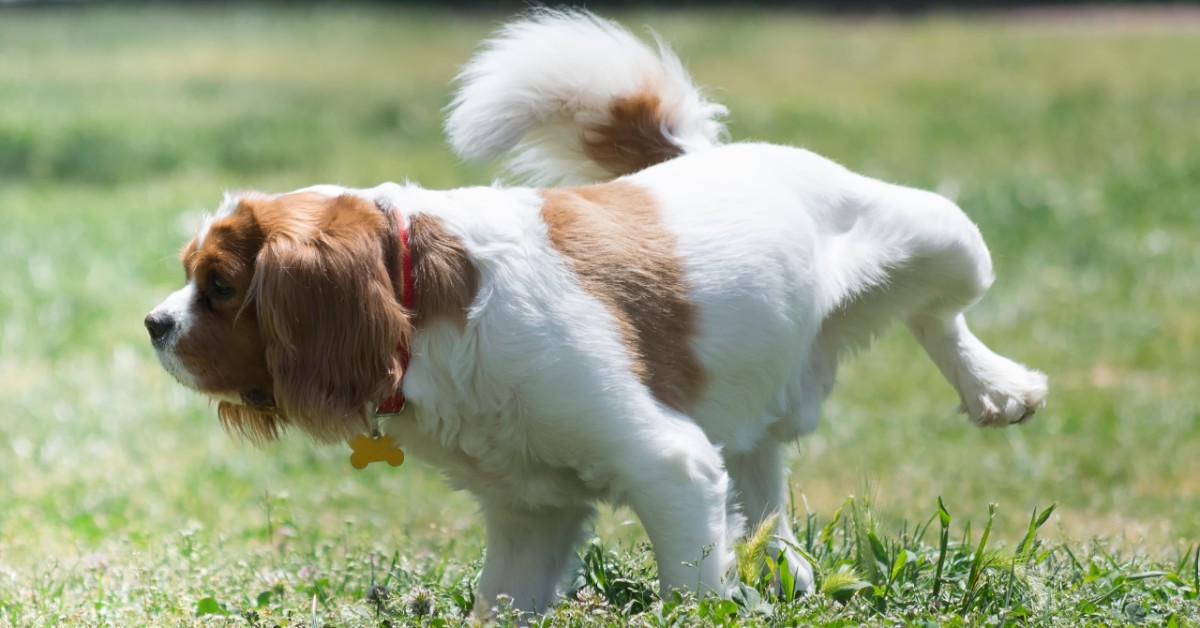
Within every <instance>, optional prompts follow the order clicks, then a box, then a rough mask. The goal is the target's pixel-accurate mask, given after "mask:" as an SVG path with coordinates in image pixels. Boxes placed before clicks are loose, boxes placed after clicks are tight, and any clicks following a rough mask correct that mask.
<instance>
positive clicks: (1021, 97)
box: [0, 6, 1200, 625]
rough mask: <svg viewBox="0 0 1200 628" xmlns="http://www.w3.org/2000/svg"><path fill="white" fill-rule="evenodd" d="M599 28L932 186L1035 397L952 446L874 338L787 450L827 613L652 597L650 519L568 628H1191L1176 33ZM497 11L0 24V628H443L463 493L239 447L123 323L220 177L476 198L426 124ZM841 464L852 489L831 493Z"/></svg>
mask: <svg viewBox="0 0 1200 628" xmlns="http://www.w3.org/2000/svg"><path fill="white" fill-rule="evenodd" d="M497 17H499V16H497ZM621 17H622V18H623V19H624V21H625V22H626V23H629V24H631V25H634V26H637V25H639V24H641V23H647V24H651V25H653V26H654V27H655V28H656V29H657V30H659V31H660V32H661V33H662V34H663V35H665V36H666V37H667V38H668V39H669V40H671V41H674V42H675V43H676V44H677V47H678V48H679V50H680V52H681V54H682V56H683V57H684V58H685V59H687V60H689V64H690V69H691V70H692V72H693V74H694V75H695V76H696V78H697V79H698V81H700V82H701V83H703V84H707V85H711V86H713V88H714V89H713V94H714V96H715V98H716V99H717V100H720V101H722V102H724V103H726V104H727V105H729V107H730V109H731V110H732V112H733V114H732V118H731V121H730V122H731V124H730V127H731V131H732V135H733V137H734V138H737V139H764V140H770V141H776V142H783V143H791V144H796V145H802V146H806V147H808V148H811V149H813V150H816V151H818V152H821V153H823V154H826V155H828V156H830V157H832V158H834V159H836V160H838V161H840V162H842V163H844V164H846V165H847V166H849V167H851V168H854V169H856V170H860V171H864V172H866V173H868V174H872V175H875V176H879V177H883V178H887V179H890V180H895V181H900V182H905V183H911V184H914V185H920V186H926V187H930V188H934V189H937V190H939V191H941V192H942V193H944V194H947V195H949V196H952V197H955V198H956V200H957V201H958V202H959V204H960V205H962V206H963V207H964V209H965V210H966V211H967V212H968V213H969V214H970V215H971V217H972V218H973V219H974V220H975V221H976V222H978V223H979V225H980V228H981V230H982V231H983V233H984V235H985V237H986V238H987V240H988V241H989V243H990V245H991V247H992V251H993V255H994V257H995V261H996V268H997V272H998V276H999V279H998V281H997V283H996V285H995V287H994V288H993V290H992V292H991V293H990V294H989V295H988V296H987V298H985V299H984V301H983V302H981V303H980V304H979V305H978V306H977V307H976V308H975V309H974V310H973V311H972V312H971V315H970V316H971V318H972V320H973V324H974V327H975V328H976V329H977V330H978V332H979V333H980V335H981V336H982V337H983V338H984V339H985V340H986V341H987V342H988V343H989V344H992V345H993V346H995V347H997V348H998V349H1000V350H1001V351H1002V352H1004V353H1005V354H1008V355H1011V356H1013V357H1014V358H1017V359H1020V360H1022V361H1024V362H1027V363H1029V364H1031V365H1033V366H1036V367H1038V368H1040V369H1043V370H1045V371H1047V372H1048V373H1049V374H1050V376H1051V385H1052V394H1051V398H1050V405H1049V406H1048V407H1047V408H1046V409H1045V410H1044V411H1043V412H1041V413H1039V415H1038V417H1037V419H1036V420H1035V421H1034V422H1032V423H1031V424H1029V425H1028V426H1025V427H1022V428H1020V429H1010V430H1004V431H983V430H977V429H974V428H972V427H970V426H968V425H966V424H965V421H964V420H963V419H962V418H961V417H960V416H958V415H956V414H955V413H954V412H953V408H954V405H955V403H954V399H953V393H952V391H951V390H950V389H949V387H948V386H947V385H946V384H945V383H944V382H943V381H942V380H941V378H940V376H939V375H938V374H937V372H936V369H934V368H933V367H932V366H931V365H929V364H927V363H926V362H925V361H924V360H922V359H920V358H919V357H917V356H919V355H920V353H919V352H920V349H919V348H918V347H917V346H916V345H915V343H913V342H912V341H911V340H910V339H909V338H907V337H906V336H905V335H904V334H901V333H895V334H888V335H886V336H885V337H883V338H882V339H881V340H880V341H879V342H878V343H877V346H876V347H875V348H874V349H873V350H872V351H871V352H870V353H869V354H867V355H866V356H865V357H863V358H861V359H858V360H856V361H854V362H852V363H850V364H847V365H846V366H845V368H844V369H843V373H842V376H841V378H840V385H839V389H838V390H837V391H836V392H835V394H834V397H833V398H832V399H831V402H830V403H829V404H827V406H826V413H825V414H826V416H825V421H824V424H823V425H822V427H821V428H820V430H819V431H818V432H817V433H816V434H815V435H814V436H813V437H811V438H808V439H806V440H804V441H801V442H800V444H799V449H800V450H801V454H800V455H798V456H796V457H795V459H794V461H793V468H794V470H795V473H794V477H793V481H792V486H793V491H794V496H795V501H796V503H797V504H806V505H807V506H806V507H798V510H799V511H800V512H799V513H798V514H799V516H798V517H797V520H798V521H799V522H800V523H799V524H798V525H799V526H800V530H799V537H800V538H802V539H804V541H803V542H802V544H803V545H804V546H805V547H803V548H801V549H802V550H804V551H806V552H808V553H810V554H811V555H812V556H813V558H814V560H815V561H816V562H817V564H818V566H819V569H818V582H819V584H820V586H821V591H822V593H821V594H819V595H817V596H812V597H809V598H804V599H799V600H787V599H783V600H780V599H778V598H775V597H773V596H772V595H771V589H770V587H769V586H768V585H769V583H768V582H767V581H765V580H764V581H760V582H753V581H751V579H749V578H747V580H748V584H747V586H746V587H743V589H742V591H741V593H740V594H739V595H738V596H736V599H735V600H733V601H729V602H728V603H721V602H716V601H703V600H690V599H684V598H680V599H669V600H665V601H664V600H658V599H657V596H656V595H655V593H654V585H653V567H652V563H651V562H650V559H649V555H648V553H647V551H646V549H645V547H644V545H642V543H644V540H643V539H644V535H643V534H642V532H641V531H640V529H639V528H638V526H637V525H636V524H635V523H630V520H631V519H632V517H631V515H630V514H629V513H627V512H624V511H618V512H615V513H614V512H607V513H605V514H604V515H603V516H602V517H601V519H600V521H599V522H598V523H597V529H598V533H599V535H600V537H601V538H602V539H603V542H601V543H599V544H593V545H589V546H588V547H587V548H585V549H584V554H583V557H584V561H583V564H584V567H585V569H584V570H582V571H581V572H580V574H579V579H578V581H577V585H578V595H577V596H576V597H575V601H574V602H572V603H571V604H569V605H567V606H564V607H563V608H562V609H560V611H559V612H560V613H561V614H560V615H559V616H558V619H560V620H561V621H563V622H577V623H583V622H585V621H597V622H601V623H603V622H608V623H610V624H623V623H625V622H626V621H636V622H642V623H650V624H667V623H672V622H675V623H679V624H690V623H693V622H698V621H702V622H707V623H730V622H746V621H749V622H751V623H763V624H776V623H789V622H793V621H798V622H801V623H806V622H809V621H814V622H829V623H834V624H837V623H860V622H875V621H884V620H888V621H894V622H899V623H918V622H924V621H934V622H940V623H988V622H992V623H1004V622H1017V623H1033V622H1042V621H1059V622H1060V623H1072V624H1073V623H1077V622H1079V621H1087V622H1100V623H1125V622H1128V623H1155V622H1163V623H1165V622H1168V621H1170V618H1171V617H1172V616H1175V617H1176V618H1177V619H1176V621H1178V622H1180V623H1181V625H1182V624H1185V623H1187V622H1192V623H1195V622H1197V621H1200V620H1198V619H1197V615H1196V610H1195V607H1196V595H1195V594H1196V591H1197V589H1198V588H1200V575H1197V571H1198V565H1197V559H1196V556H1197V554H1198V552H1197V551H1196V549H1195V547H1196V544H1197V539H1200V517H1198V516H1197V513H1200V483H1198V481H1197V478H1200V456H1198V455H1197V453H1196V452H1197V437H1198V436H1200V425H1198V421H1200V419H1198V414H1200V403H1198V401H1200V393H1197V390H1196V387H1195V375H1194V374H1195V373H1196V372H1197V371H1198V370H1200V369H1198V367H1200V359H1198V358H1197V353H1196V352H1195V351H1194V350H1192V348H1193V347H1195V346H1197V344H1198V341H1200V323H1198V321H1200V317H1197V316H1196V315H1195V312H1197V311H1200V275H1198V274H1197V273H1196V272H1195V268H1196V266H1197V264H1198V263H1200V258H1198V257H1197V253H1196V251H1197V247H1196V242H1197V239H1196V234H1197V233H1200V229H1198V228H1197V227H1198V224H1197V222H1198V220H1197V218H1196V217H1195V216H1196V215H1197V212H1196V210H1197V209H1198V206H1200V152H1198V151H1197V150H1196V149H1195V147H1196V146H1200V125H1197V124H1196V123H1195V122H1196V120H1195V118H1196V112H1197V111H1200V82H1198V81H1196V80H1195V77H1196V73H1195V70H1194V68H1193V65H1194V62H1193V60H1194V59H1196V58H1200V37H1197V36H1196V34H1197V31H1196V26H1195V24H1194V23H1192V22H1187V21H1181V22H1179V23H1177V24H1174V25H1167V26H1159V27H1156V28H1155V29H1153V30H1144V29H1136V28H1135V29H1132V30H1131V29H1123V28H1120V27H1114V26H1108V27H1103V28H1097V27H1093V26H1086V25H1079V24H1072V23H1071V22H1069V21H1065V22H1064V21H1059V22H1055V23H1053V24H1041V23H1036V22H1032V21H1029V20H1014V19H982V18H980V19H962V18H954V17H938V16H932V17H927V18H923V19H919V20H909V21H888V20H877V19H873V20H834V19H824V18H815V17H810V16H803V15H796V14H789V13H762V12H750V13H734V12H728V13H640V14H626V15H623V16H621ZM493 25H494V22H493V21H492V19H491V17H490V16H484V15H477V16H469V17H463V16H456V15H452V14H448V13H437V12H412V11H401V10H387V9H383V8H370V7H364V6H353V7H335V6H322V7H289V8H283V7H280V8H266V7H251V8H228V9H226V8H215V7H207V6H206V7H198V8H185V7H158V6H151V7H132V6H112V7H108V6H96V7H87V8H73V9H64V10H56V11H40V10H29V9H24V10H13V9H7V10H3V11H0V60H2V61H3V62H0V190H2V193H0V218H2V222H0V502H2V503H3V507H0V618H3V619H0V623H4V622H8V623H12V624H16V625H29V624H34V625H51V624H59V623H85V624H114V625H131V624H141V623H152V624H164V623H189V622H196V623H206V622H208V623H211V622H214V621H217V622H218V623H219V622H222V621H226V620H227V619H234V620H236V619H238V618H241V619H243V620H246V621H251V623H253V622H255V621H257V622H260V623H263V624H264V625H271V624H272V623H281V624H282V623H288V624H291V625H295V624H302V623H310V622H315V623H329V624H377V623H381V622H383V621H385V620H386V621H390V622H394V623H420V622H433V623H437V622H445V621H451V620H452V619H453V618H456V617H459V616H460V614H461V612H462V611H463V610H464V609H465V608H467V607H469V606H470V600H471V597H472V595H473V578H474V575H475V573H476V570H477V568H478V564H477V562H476V561H477V557H478V553H479V552H480V551H481V547H482V531H481V529H480V526H479V523H478V518H477V517H476V516H475V514H474V507H473V506H472V504H471V502H470V500H469V499H467V498H466V497H464V496H462V495H459V494H455V493H450V492H448V491H447V490H446V489H445V488H444V486H443V485H442V484H441V482H440V480H439V478H438V477H437V475H436V473H434V472H432V471H431V470H430V469H428V468H424V467H422V466H420V465H418V464H414V463H410V464H407V465H405V466H404V467H401V468H400V469H399V470H372V471H368V472H365V473H363V472H353V471H351V469H350V467H349V465H348V464H347V463H346V452H345V451H344V450H341V449H339V448H336V447H335V448H318V447H316V446H314V445H312V444H311V443H309V442H307V441H305V440H304V439H302V438H299V437H297V438H292V439H289V440H287V441H286V442H284V443H282V444H279V445H272V446H271V447H269V448H266V449H264V450H257V449H254V448H252V447H250V446H247V445H244V444H239V443H236V442H231V441H230V440H229V439H227V438H226V437H225V436H224V435H223V434H222V433H221V431H220V429H219V428H218V427H217V424H216V421H215V416H214V415H215V412H214V409H213V408H212V407H210V406H209V405H208V403H207V402H206V401H204V400H203V399H201V398H199V397H197V396H195V395H193V394H191V393H188V392H186V391H183V390H181V389H180V387H178V386H176V385H175V384H173V383H172V382H171V381H170V380H169V377H168V376H166V375H165V374H164V373H162V372H161V369H160V368H159V367H158V365H157V363H156V361H155V359H154V356H153V355H152V352H151V350H150V348H149V346H148V343H146V342H145V338H144V331H143V330H142V329H141V319H142V317H143V316H144V314H145V312H146V311H148V310H149V308H150V307H152V306H153V305H154V304H155V303H156V302H157V301H158V300H159V299H160V298H161V297H162V296H163V295H164V294H166V293H167V292H168V291H170V290H173V289H174V288H175V287H176V286H177V285H178V284H179V283H180V280H181V273H180V270H179V267H178V263H177V262H176V261H175V259H174V255H175V250H176V249H177V247H179V246H180V245H181V244H182V243H183V241H184V240H185V239H186V238H187V237H188V236H189V235H190V234H191V232H192V230H193V229H194V228H195V226H196V225H197V224H198V221H199V217H200V215H201V213H202V212H204V211H206V210H209V209H211V208H212V207H213V205H214V203H215V202H216V201H217V200H218V199H219V197H220V196H219V195H220V193H221V191H222V190H223V189H229V188H243V187H253V188H264V189H268V190H285V189H292V188H296V187H300V186H304V185H309V184H312V183H316V182H340V183H344V184H348V185H373V184H375V183H378V182H380V181H384V180H400V179H405V178H409V179H412V180H415V181H419V182H421V183H423V184H424V185H426V186H429V187H449V186H456V185H466V184H476V183H486V182H489V181H490V178H491V177H492V176H493V174H494V172H493V171H492V170H490V169H488V168H486V167H474V166H472V167H468V166H464V165H462V164H460V163H458V162H457V161H456V160H455V159H454V158H453V157H452V156H451V155H450V153H449V152H448V151H447V150H446V149H445V147H444V144H443V141H442V137H441V131H440V119H441V113H440V109H441V108H442V107H443V106H444V105H445V104H446V102H447V101H448V88H447V85H446V83H447V81H448V79H449V78H450V77H451V76H452V75H453V74H454V71H455V68H456V66H457V65H458V64H460V63H462V62H463V61H464V60H465V59H466V58H467V57H468V56H469V54H470V52H471V50H472V47H473V46H474V45H475V43H476V42H477V41H478V40H479V39H480V38H481V37H482V36H483V35H484V34H485V33H486V32H487V31H488V30H489V29H490V28H491V27H492V26H493ZM864 483H866V484H868V485H870V486H872V490H871V491H870V493H871V494H873V495H875V496H876V498H875V499H874V500H873V501H872V503H870V504H866V503H864V502H863V501H862V499H861V498H860V499H858V500H855V501H854V502H852V503H851V504H850V505H843V504H844V502H845V496H846V495H847V494H848V493H851V492H854V491H856V490H857V489H858V488H860V487H861V486H862V485H863V484H864ZM939 496H940V497H943V498H944V503H945V504H946V505H948V506H949V508H939V507H938V506H937V504H938V498H939ZM992 503H995V504H998V506H997V507H996V508H995V511H994V514H993V513H992V512H991V510H990V507H989V504H992ZM1051 503H1057V508H1056V509H1054V510H1053V514H1052V515H1050V516H1049V518H1043V517H1042V515H1043V514H1044V513H1046V512H1048V511H1047V510H1043V508H1046V505H1047V504H1051ZM839 508H840V511H839ZM950 508H952V509H953V512H954V517H953V518H952V519H951V518H950V516H949V513H950V510H949V509H950ZM839 512H840V514H835V513H839ZM938 512H941V513H944V514H945V518H944V521H945V525H944V527H943V523H942V522H943V519H942V518H940V517H938V516H937V513H938ZM1030 512H1033V513H1035V516H1034V518H1033V523H1034V524H1036V525H1031V524H1030V520H1029V518H1028V513H1030ZM806 514H807V515H808V516H807V518H806V516H805V515H806ZM913 522H917V523H913ZM969 523H970V524H973V527H974V528H975V529H980V528H979V526H980V524H981V523H982V525H983V526H984V527H983V528H982V529H987V530H988V533H987V535H986V543H984V542H983V540H984V535H982V534H975V533H968V527H967V526H968V525H969ZM943 530H944V532H943ZM1035 532H1036V534H1035ZM938 534H942V536H940V537H939V538H933V537H934V536H937V535H938ZM926 536H929V537H930V538H928V539H926V538H925V537H926ZM1093 539H1095V540H1093ZM1013 548H1015V549H1013ZM1031 548H1032V549H1031ZM750 549H751V550H753V549H754V548H750ZM749 555H752V556H756V558H755V560H758V559H759V558H757V557H761V559H762V560H765V561H766V562H768V563H770V562H771V561H777V560H778V558H779V557H778V556H771V555H770V553H769V552H768V553H760V554H756V553H755V552H753V551H751V552H750V554H749ZM775 567H776V569H777V571H776V573H781V572H779V571H778V567H779V566H778V565H777V564H776V566H775ZM939 570H940V571H939ZM751 573H760V574H761V573H764V572H763V571H760V570H749V571H747V572H746V574H747V575H750V574H751ZM765 573H770V569H768V570H766V572H765ZM731 604H732V606H730V605H731ZM1138 609H1141V610H1138ZM631 614H632V615H631ZM631 617H632V618H633V619H630V618H631ZM589 618H590V619H589Z"/></svg>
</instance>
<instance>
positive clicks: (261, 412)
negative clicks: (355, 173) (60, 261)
mask: <svg viewBox="0 0 1200 628" xmlns="http://www.w3.org/2000/svg"><path fill="white" fill-rule="evenodd" d="M385 210H386V205H385V206H384V207H383V208H381V207H380V206H379V205H377V204H376V203H375V202H372V201H371V200H368V199H367V198H364V197H361V196H358V195H355V194H352V193H348V192H343V191H341V190H332V191H331V190H327V189H321V190H315V189H314V190H307V191H300V192H294V193H290V194H283V195H278V196H270V195H265V194H257V193H239V194H235V195H230V196H227V197H226V199H225V202H224V203H223V204H222V205H221V207H220V209H219V210H218V211H217V212H216V214H214V215H213V216H212V217H211V218H210V219H209V220H208V221H207V222H206V224H205V225H204V227H202V228H201V230H200V233H199V234H198V235H197V236H196V237H195V238H194V239H193V240H192V241H191V242H189V243H188V244H187V246H185V247H184V249H183V253H182V254H181V260H182V262H183V268H184V274H185V277H186V279H187V283H186V285H185V286H184V287H183V288H181V289H180V290H178V291H176V292H175V293H173V294H171V295H170V296H169V297H167V298H166V300H164V301H163V302H162V304H160V305H159V306H158V307H156V308H155V309H154V310H153V311H152V312H150V314H149V316H147V317H146V321H145V323H146V329H147V330H148V331H149V332H150V338H151V341H152V342H153V344H154V348H155V350H156V351H157V353H158V358H159V360H160V361H161V362H162V364H163V366H164V367H165V368H166V369H167V371H169V372H170V373H171V374H172V375H174V376H175V378H176V379H178V380H179V381H180V382H181V383H183V384H184V385H186V386H188V387H190V388H193V389H195V390H198V391H200V392H203V393H206V394H208V395H209V396H211V397H213V398H214V399H217V400H218V401H219V406H218V413H219V415H220V417H221V421H222V423H223V424H224V426H225V427H226V429H227V430H229V431H231V432H233V433H237V434H241V435H244V436H247V437H249V438H250V439H252V440H257V441H266V440H271V439H274V438H276V437H278V435H279V434H280V432H281V431H282V430H283V429H284V428H286V427H287V426H289V425H294V426H296V427H299V428H301V429H303V430H304V431H305V432H308V433H309V434H310V435H312V436H313V437H315V438H317V439H318V440H324V441H328V440H334V439H338V438H343V437H346V436H348V435H351V434H353V433H356V432H361V431H363V429H364V427H365V426H366V423H365V415H364V410H365V408H366V407H367V404H368V403H372V402H378V401H380V400H381V399H382V398H384V397H386V396H387V395H388V394H390V393H391V392H392V391H394V390H395V389H396V387H397V385H398V384H399V382H400V379H401V376H402V375H403V373H402V366H401V361H400V357H399V354H398V353H397V351H396V347H397V346H398V345H399V344H401V343H405V342H407V339H408V335H409V334H410V333H411V329H412V322H411V320H410V313H408V312H405V311H404V309H403V308H402V307H401V306H400V302H401V301H400V291H401V290H402V289H403V281H402V279H401V266H400V263H401V262H400V257H401V243H400V241H399V238H398V237H397V232H398V225H397V223H396V221H397V220H398V218H397V217H396V216H395V215H394V214H393V213H392V212H389V211H385Z"/></svg>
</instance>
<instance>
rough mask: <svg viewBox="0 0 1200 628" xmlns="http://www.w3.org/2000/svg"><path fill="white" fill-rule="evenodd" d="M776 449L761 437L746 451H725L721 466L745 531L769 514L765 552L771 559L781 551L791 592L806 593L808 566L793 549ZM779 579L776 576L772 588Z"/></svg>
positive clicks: (784, 483)
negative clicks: (757, 442) (789, 572)
mask: <svg viewBox="0 0 1200 628" xmlns="http://www.w3.org/2000/svg"><path fill="white" fill-rule="evenodd" d="M780 450H781V446H780V445H779V444H778V443H776V442H773V441H772V440H771V439H770V438H765V439H764V440H762V441H760V442H759V444H758V446H757V447H756V448H754V449H752V450H750V451H747V452H743V453H740V454H726V456H725V467H726V468H727V469H728V470H729V475H730V477H732V478H733V486H734V490H735V491H736V493H737V494H736V499H737V501H738V503H739V504H740V505H741V509H742V514H743V515H745V517H746V535H747V536H751V535H753V534H754V533H755V532H756V531H757V530H758V528H759V526H760V525H762V524H763V522H764V521H767V520H769V519H772V518H773V519H774V522H773V524H772V528H773V529H772V532H771V536H772V539H771V541H770V542H769V543H768V544H767V552H768V554H769V555H770V557H771V558H772V559H774V558H776V557H778V556H779V555H780V552H782V553H783V556H785V557H786V559H787V568H788V569H789V570H790V571H791V574H792V578H793V581H794V582H795V584H794V586H793V588H794V590H795V592H797V593H809V592H811V591H812V589H813V571H812V566H811V565H809V564H808V561H806V560H805V559H804V558H803V557H801V556H800V554H799V552H797V551H796V550H795V547H798V545H799V544H798V542H797V541H796V535H795V533H793V532H792V524H791V520H790V517H789V513H788V512H787V481H786V476H785V469H784V465H783V460H782V459H781V456H780V453H781V451H780ZM780 583H781V581H780V580H778V579H776V581H775V583H774V584H775V586H776V588H778V587H779V586H780Z"/></svg>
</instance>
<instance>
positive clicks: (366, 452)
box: [347, 434, 404, 469]
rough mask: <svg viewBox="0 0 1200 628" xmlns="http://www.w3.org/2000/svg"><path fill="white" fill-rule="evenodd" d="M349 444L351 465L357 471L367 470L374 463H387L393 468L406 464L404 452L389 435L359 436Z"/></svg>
mask: <svg viewBox="0 0 1200 628" xmlns="http://www.w3.org/2000/svg"><path fill="white" fill-rule="evenodd" d="M347 442H348V443H349V444H350V450H351V453H350V465H351V466H353V467H354V468H355V469H365V468H367V465H369V464H371V463H372V462H386V463H388V464H389V465H391V466H393V467H398V466H400V465H401V464H402V463H403V462H404V452H403V451H400V448H399V447H397V446H396V443H395V441H393V440H392V437H391V436H388V435H387V434H381V435H379V436H376V437H372V436H370V435H367V434H359V435H358V436H355V437H354V438H351V439H350V440H349V441H347Z"/></svg>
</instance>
